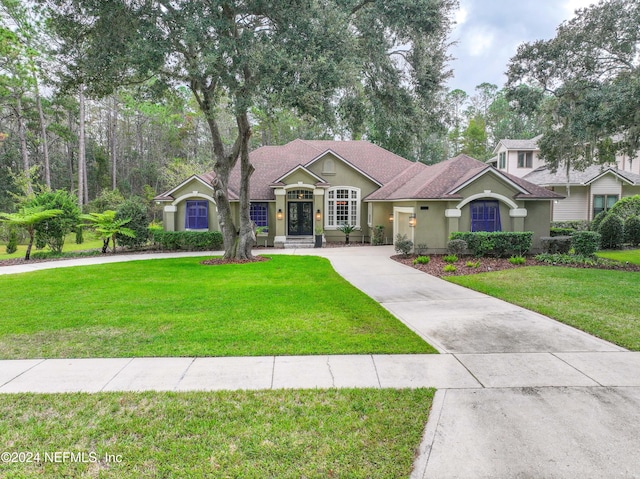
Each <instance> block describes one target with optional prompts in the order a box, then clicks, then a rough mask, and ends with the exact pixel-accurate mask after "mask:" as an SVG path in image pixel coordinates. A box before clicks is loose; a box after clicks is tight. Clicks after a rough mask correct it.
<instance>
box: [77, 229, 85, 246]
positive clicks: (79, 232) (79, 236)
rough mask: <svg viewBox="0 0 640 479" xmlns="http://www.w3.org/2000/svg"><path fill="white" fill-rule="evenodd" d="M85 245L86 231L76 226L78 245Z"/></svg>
mask: <svg viewBox="0 0 640 479" xmlns="http://www.w3.org/2000/svg"><path fill="white" fill-rule="evenodd" d="M82 243H84V229H83V228H82V226H76V244H82Z"/></svg>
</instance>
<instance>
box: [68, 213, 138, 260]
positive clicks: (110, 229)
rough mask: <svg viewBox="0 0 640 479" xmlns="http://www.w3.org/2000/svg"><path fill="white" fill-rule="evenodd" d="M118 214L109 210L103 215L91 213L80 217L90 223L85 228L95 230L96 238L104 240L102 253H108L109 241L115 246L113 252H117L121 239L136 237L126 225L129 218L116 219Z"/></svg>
mask: <svg viewBox="0 0 640 479" xmlns="http://www.w3.org/2000/svg"><path fill="white" fill-rule="evenodd" d="M116 215H117V213H116V212H115V211H113V210H107V211H105V212H103V213H89V214H86V215H80V218H81V219H83V220H85V221H88V222H89V223H85V224H84V225H83V226H89V227H90V228H93V230H94V232H95V233H96V236H97V237H98V238H101V239H102V240H103V246H102V252H103V253H106V252H107V248H108V247H109V240H111V242H112V244H113V252H114V253H115V252H116V243H117V239H118V238H119V237H135V235H136V233H135V231H133V230H132V229H130V228H128V227H127V226H126V225H127V224H128V223H129V221H130V220H129V218H121V219H116Z"/></svg>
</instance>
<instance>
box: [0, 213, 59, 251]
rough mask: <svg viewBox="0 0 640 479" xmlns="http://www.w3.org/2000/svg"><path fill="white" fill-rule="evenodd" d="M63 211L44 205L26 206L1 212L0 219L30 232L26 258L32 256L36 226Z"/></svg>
mask: <svg viewBox="0 0 640 479" xmlns="http://www.w3.org/2000/svg"><path fill="white" fill-rule="evenodd" d="M62 213H63V211H62V210H45V209H44V208H43V207H42V206H25V207H22V208H21V209H20V211H18V212H17V213H0V221H2V222H4V223H7V224H9V225H10V226H18V227H20V228H24V229H25V230H26V231H27V233H28V234H29V244H28V245H27V251H26V253H25V255H24V259H25V260H29V257H30V256H31V248H32V246H33V242H34V240H35V234H36V231H35V229H36V226H37V225H38V224H40V223H41V222H43V221H46V220H48V219H51V218H54V217H56V216H58V215H61V214H62Z"/></svg>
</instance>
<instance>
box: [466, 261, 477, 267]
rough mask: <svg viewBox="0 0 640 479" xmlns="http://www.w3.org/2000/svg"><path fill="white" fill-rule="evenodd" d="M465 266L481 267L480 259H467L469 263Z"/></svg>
mask: <svg viewBox="0 0 640 479" xmlns="http://www.w3.org/2000/svg"><path fill="white" fill-rule="evenodd" d="M465 266H466V267H467V268H479V267H480V261H467V264H466V265H465Z"/></svg>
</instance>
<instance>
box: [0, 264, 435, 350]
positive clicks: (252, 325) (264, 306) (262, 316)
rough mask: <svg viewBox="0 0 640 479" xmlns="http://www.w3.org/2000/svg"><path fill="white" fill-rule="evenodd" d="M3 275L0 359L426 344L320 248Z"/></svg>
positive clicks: (414, 346) (0, 283)
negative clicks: (258, 258)
mask: <svg viewBox="0 0 640 479" xmlns="http://www.w3.org/2000/svg"><path fill="white" fill-rule="evenodd" d="M202 260H203V258H178V259H163V260H145V261H132V262H127V263H116V264H104V265H96V266H85V267H73V268H61V269H52V270H45V271H39V272H33V273H25V274H19V275H6V276H0V291H2V295H0V311H2V314H1V315H0V358H1V359H13V358H70V357H134V356H137V357H140V356H264V355H297V354H369V353H378V354H387V353H388V354H391V353H435V350H434V349H433V348H432V347H431V346H430V345H428V344H427V343H425V342H424V341H423V340H422V339H420V338H419V337H418V336H417V335H416V334H414V333H413V332H412V331H410V330H409V329H408V328H407V327H406V326H404V325H403V324H402V323H401V322H400V321H398V320H397V319H396V318H394V317H393V316H392V315H391V314H390V313H389V312H387V311H386V310H385V309H384V308H382V306H380V305H379V304H378V303H376V302H375V301H374V300H373V299H371V298H369V297H368V296H366V295H365V294H364V293H362V292H361V291H359V290H357V289H356V288H354V287H353V286H352V285H351V284H349V283H348V282H347V281H346V280H344V279H343V278H342V277H341V276H339V275H338V274H337V273H336V272H335V271H334V270H333V268H332V267H331V265H330V263H329V261H328V260H326V259H324V258H319V257H311V256H309V257H305V256H284V255H274V256H273V258H272V259H271V260H270V261H265V262H258V263H249V264H238V265H219V266H205V265H202V264H200V261H202Z"/></svg>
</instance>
